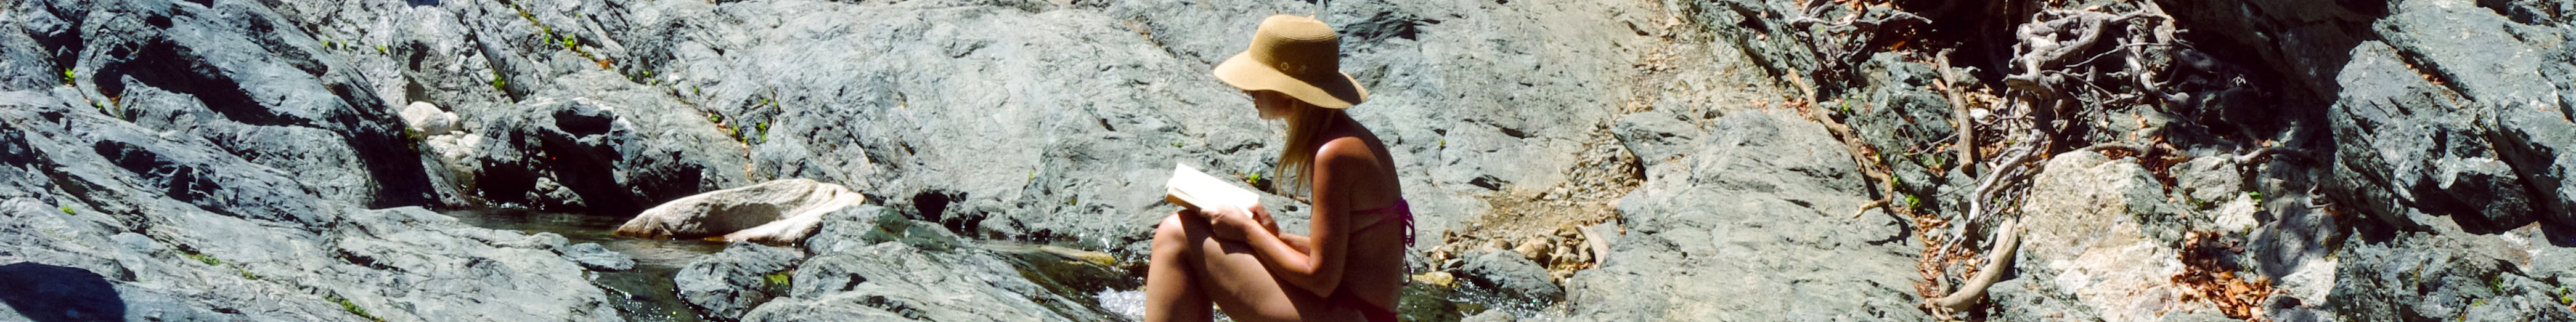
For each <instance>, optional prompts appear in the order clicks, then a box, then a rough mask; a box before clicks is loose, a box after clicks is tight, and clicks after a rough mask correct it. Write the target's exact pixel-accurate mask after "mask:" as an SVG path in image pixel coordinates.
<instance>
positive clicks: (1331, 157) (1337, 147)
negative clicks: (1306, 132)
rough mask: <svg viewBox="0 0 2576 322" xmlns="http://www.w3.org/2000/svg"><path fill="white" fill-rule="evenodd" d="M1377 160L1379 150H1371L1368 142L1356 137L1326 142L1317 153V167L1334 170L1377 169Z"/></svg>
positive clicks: (1339, 138) (1317, 149) (1345, 137)
mask: <svg viewBox="0 0 2576 322" xmlns="http://www.w3.org/2000/svg"><path fill="white" fill-rule="evenodd" d="M1377 159H1378V155H1377V150H1376V149H1370V148H1369V144H1368V140H1366V139H1361V138H1360V137H1356V136H1344V137H1338V138H1333V139H1332V140H1328V141H1324V144H1323V145H1322V146H1321V147H1318V148H1316V151H1315V165H1316V166H1317V167H1325V168H1329V169H1333V170H1343V169H1351V168H1347V167H1353V166H1358V167H1366V168H1361V169H1376V168H1377V167H1378V164H1379V163H1378V162H1377V161H1378V160H1377Z"/></svg>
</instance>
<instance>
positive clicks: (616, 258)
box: [563, 243, 635, 271]
mask: <svg viewBox="0 0 2576 322" xmlns="http://www.w3.org/2000/svg"><path fill="white" fill-rule="evenodd" d="M563 257H564V259H569V260H572V261H573V262H574V263H580V264H581V267H583V268H589V269H591V270H595V271H623V270H629V269H635V258H634V257H628V256H626V254H621V253H618V252H615V251H609V250H608V248H607V247H602V246H599V243H580V244H573V245H572V246H565V247H564V248H563Z"/></svg>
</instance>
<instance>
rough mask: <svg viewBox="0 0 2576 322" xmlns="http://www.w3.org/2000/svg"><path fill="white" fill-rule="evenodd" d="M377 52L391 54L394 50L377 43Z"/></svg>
mask: <svg viewBox="0 0 2576 322" xmlns="http://www.w3.org/2000/svg"><path fill="white" fill-rule="evenodd" d="M376 53H377V54H391V53H393V51H392V50H386V48H385V45H376Z"/></svg>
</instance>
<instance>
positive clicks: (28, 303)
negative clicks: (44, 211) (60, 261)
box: [0, 262, 125, 322]
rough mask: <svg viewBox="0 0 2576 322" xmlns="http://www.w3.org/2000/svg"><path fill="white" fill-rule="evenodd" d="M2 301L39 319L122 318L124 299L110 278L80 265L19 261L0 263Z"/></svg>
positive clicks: (30, 316) (45, 321)
mask: <svg viewBox="0 0 2576 322" xmlns="http://www.w3.org/2000/svg"><path fill="white" fill-rule="evenodd" d="M0 302H7V303H9V308H11V309H16V310H18V314H19V315H23V316H26V317H27V319H29V320H35V321H37V322H54V321H119V320H124V319H125V300H124V299H120V298H117V296H116V287H115V286H113V285H109V284H108V283H107V279H106V278H103V277H100V276H98V274H97V273H91V272H89V271H88V270H82V269H78V268H70V267H62V266H53V265H45V264H37V263H28V262H20V263H17V264H9V265H6V266H0Z"/></svg>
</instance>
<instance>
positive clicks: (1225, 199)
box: [1163, 164, 1261, 209]
mask: <svg viewBox="0 0 2576 322" xmlns="http://www.w3.org/2000/svg"><path fill="white" fill-rule="evenodd" d="M1163 186H1164V189H1166V190H1165V191H1164V192H1163V200H1168V201H1171V202H1172V204H1175V205H1181V207H1184V208H1190V209H1201V208H1207V207H1237V208H1250V207H1252V205H1253V204H1256V203H1260V202H1261V195H1260V194H1256V193H1253V192H1252V190H1249V189H1244V188H1242V187H1237V186H1235V185H1234V184H1232V183H1226V182H1225V180H1223V179H1217V178H1216V177H1214V176H1209V175H1208V174H1207V173H1205V172H1199V169H1198V168H1191V167H1190V166H1189V165H1186V164H1182V165H1174V166H1173V168H1172V180H1171V181H1167V182H1164V183H1163Z"/></svg>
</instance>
